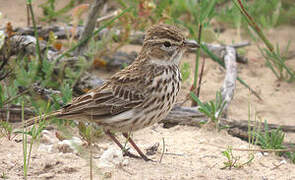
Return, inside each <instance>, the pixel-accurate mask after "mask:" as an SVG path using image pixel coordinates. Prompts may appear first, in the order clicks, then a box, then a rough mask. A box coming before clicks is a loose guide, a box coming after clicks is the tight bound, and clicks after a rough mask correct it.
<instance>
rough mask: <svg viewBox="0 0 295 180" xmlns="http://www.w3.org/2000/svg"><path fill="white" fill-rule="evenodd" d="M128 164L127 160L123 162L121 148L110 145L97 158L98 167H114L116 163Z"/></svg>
mask: <svg viewBox="0 0 295 180" xmlns="http://www.w3.org/2000/svg"><path fill="white" fill-rule="evenodd" d="M120 164H121V165H123V164H126V165H127V164H128V161H125V162H124V158H123V153H122V151H121V150H119V149H117V148H115V147H113V146H111V147H109V148H108V149H107V150H106V151H104V153H103V154H102V156H101V157H100V158H99V161H98V167H99V168H107V167H114V166H116V165H120Z"/></svg>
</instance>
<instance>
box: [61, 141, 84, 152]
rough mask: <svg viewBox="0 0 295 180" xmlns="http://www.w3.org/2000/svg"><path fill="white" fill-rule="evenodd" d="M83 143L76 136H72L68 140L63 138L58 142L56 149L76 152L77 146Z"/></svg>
mask: <svg viewBox="0 0 295 180" xmlns="http://www.w3.org/2000/svg"><path fill="white" fill-rule="evenodd" d="M82 144H83V142H82V140H81V139H80V138H78V137H72V139H70V140H63V141H61V142H59V143H58V145H57V149H58V150H59V152H63V153H71V152H73V153H77V152H78V147H79V146H81V145H82Z"/></svg>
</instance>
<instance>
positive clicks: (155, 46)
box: [141, 24, 199, 64]
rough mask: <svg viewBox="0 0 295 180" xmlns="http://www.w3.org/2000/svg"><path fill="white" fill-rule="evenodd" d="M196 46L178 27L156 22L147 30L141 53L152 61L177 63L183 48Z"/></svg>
mask: <svg viewBox="0 0 295 180" xmlns="http://www.w3.org/2000/svg"><path fill="white" fill-rule="evenodd" d="M197 47H199V45H198V44H197V43H196V42H194V41H189V40H186V39H185V37H184V35H183V33H182V31H181V30H180V29H179V28H177V27H175V26H172V25H168V24H158V25H154V26H152V27H151V28H149V29H148V30H147V32H146V35H145V39H144V43H143V48H142V51H141V54H144V56H146V57H147V59H148V60H150V61H151V62H152V63H158V64H179V61H180V59H181V57H182V55H183V53H184V51H185V50H187V49H188V48H197Z"/></svg>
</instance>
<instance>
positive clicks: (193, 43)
mask: <svg viewBox="0 0 295 180" xmlns="http://www.w3.org/2000/svg"><path fill="white" fill-rule="evenodd" d="M184 46H185V47H186V48H189V49H196V48H199V47H200V45H199V44H198V43H197V42H196V41H194V40H185V41H184Z"/></svg>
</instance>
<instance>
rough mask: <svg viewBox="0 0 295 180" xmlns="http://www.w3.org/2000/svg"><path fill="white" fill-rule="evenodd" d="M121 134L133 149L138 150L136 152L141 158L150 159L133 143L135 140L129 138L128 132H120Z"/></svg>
mask: <svg viewBox="0 0 295 180" xmlns="http://www.w3.org/2000/svg"><path fill="white" fill-rule="evenodd" d="M122 134H123V136H124V137H125V138H126V139H127V140H128V142H129V143H130V144H131V145H132V146H133V147H134V149H135V150H136V151H137V152H138V154H139V155H140V156H141V158H142V159H143V160H145V161H152V160H151V159H149V158H148V157H146V155H145V154H143V152H142V151H141V150H140V149H139V147H138V146H137V145H136V144H135V142H134V141H133V140H132V139H131V137H130V136H129V135H128V133H122Z"/></svg>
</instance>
